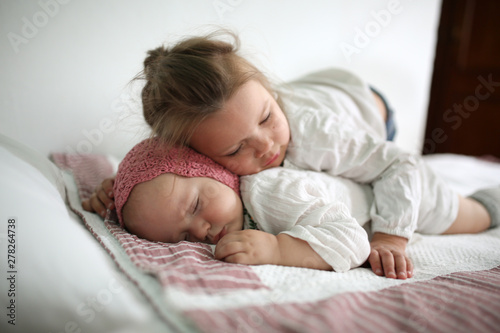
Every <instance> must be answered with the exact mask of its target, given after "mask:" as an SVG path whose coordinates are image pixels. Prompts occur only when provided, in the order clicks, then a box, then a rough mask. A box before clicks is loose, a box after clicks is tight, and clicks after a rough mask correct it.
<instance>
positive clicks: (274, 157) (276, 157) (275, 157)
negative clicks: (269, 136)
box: [264, 151, 280, 166]
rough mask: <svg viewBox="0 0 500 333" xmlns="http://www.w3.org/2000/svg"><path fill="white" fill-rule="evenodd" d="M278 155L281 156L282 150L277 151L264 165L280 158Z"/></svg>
mask: <svg viewBox="0 0 500 333" xmlns="http://www.w3.org/2000/svg"><path fill="white" fill-rule="evenodd" d="M278 157H280V151H278V152H277V153H276V155H274V156H273V157H271V159H270V160H269V161H267V163H266V164H265V165H264V166H268V165H270V164H271V163H273V162H274V161H276V160H277V159H278Z"/></svg>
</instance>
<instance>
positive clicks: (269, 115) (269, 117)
mask: <svg viewBox="0 0 500 333" xmlns="http://www.w3.org/2000/svg"><path fill="white" fill-rule="evenodd" d="M269 119H271V111H269V113H268V114H267V116H266V118H265V119H264V120H262V121H261V122H260V125H262V124H265V123H266V122H267V121H268V120H269Z"/></svg>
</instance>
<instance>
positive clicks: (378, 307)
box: [53, 154, 500, 332]
mask: <svg viewBox="0 0 500 333" xmlns="http://www.w3.org/2000/svg"><path fill="white" fill-rule="evenodd" d="M53 160H54V161H55V162H56V164H57V165H58V166H59V167H61V168H62V169H66V170H70V171H71V172H72V177H67V181H66V186H67V189H68V196H69V203H70V205H71V207H72V209H73V210H74V211H75V213H77V214H78V215H79V216H80V217H81V218H82V221H83V222H84V224H85V225H86V227H87V228H88V229H89V231H90V232H92V234H93V235H94V236H95V237H96V239H98V240H99V242H100V243H101V244H102V245H103V247H104V248H105V249H106V250H107V251H108V253H109V254H110V255H111V257H112V258H113V259H114V261H115V262H116V264H117V265H118V267H120V269H121V270H122V271H123V273H124V274H125V275H126V276H127V277H128V278H129V279H131V280H132V281H133V282H134V284H135V285H136V286H137V288H138V289H139V290H140V291H141V292H142V293H143V294H144V295H145V296H146V298H147V299H148V300H149V301H150V303H151V305H152V306H153V308H154V309H155V310H156V311H157V312H158V314H159V315H160V316H161V317H162V318H163V320H164V321H165V324H166V325H167V326H168V327H169V328H170V329H172V330H175V331H186V330H192V331H200V332H381V331H384V332H400V331H405V332H422V331H426V332H427V331H439V332H471V331H474V332H498V327H500V228H497V229H494V230H489V231H487V232H485V233H482V234H480V235H457V236H422V235H415V237H414V238H413V239H412V240H411V242H410V244H409V246H408V253H409V255H410V257H411V258H412V260H413V261H414V264H415V277H414V278H412V279H408V280H404V281H403V280H391V279H386V278H383V277H378V276H376V275H374V274H373V273H372V272H371V271H370V269H367V268H357V269H353V270H351V271H349V272H346V273H335V272H324V271H316V270H310V269H303V268H294V267H281V266H273V265H263V266H244V265H236V264H229V263H224V262H220V261H217V260H215V259H214V257H213V247H212V246H210V245H206V244H199V243H188V242H180V243H177V244H165V243H157V242H149V241H146V240H143V239H140V238H138V237H136V236H134V235H131V234H129V233H127V232H126V231H125V230H123V229H122V228H121V227H120V226H119V225H118V224H117V223H116V222H115V221H116V217H115V215H114V214H113V212H109V213H108V217H107V218H106V220H105V221H104V222H103V221H102V219H100V218H99V217H98V216H97V215H95V214H91V213H88V212H85V211H83V209H82V208H81V199H84V198H86V197H88V195H90V193H91V192H92V190H93V188H94V187H95V186H96V185H97V184H99V183H100V182H101V180H102V179H104V178H105V177H108V176H110V175H111V174H112V173H113V170H112V168H110V166H109V165H108V163H107V160H106V158H105V157H104V156H98V155H64V154H54V155H53ZM455 162H456V161H451V162H450V163H452V164H453V165H455ZM469 162H470V163H472V164H473V167H474V168H475V169H474V170H476V171H475V172H477V171H478V169H477V168H478V165H479V166H482V165H484V166H485V168H486V169H488V171H487V172H490V171H489V169H492V171H491V172H493V176H495V177H496V178H495V179H499V182H500V166H498V165H493V164H491V162H485V161H474V162H471V161H468V162H467V163H469ZM488 163H490V164H488ZM495 172H496V173H495ZM491 176H492V174H490V175H488V177H491ZM489 179H492V178H489ZM179 318H182V320H181V319H179ZM186 319H187V320H188V322H190V324H189V325H188V326H187V327H186V326H183V325H184V324H182V323H183V322H185V320H186Z"/></svg>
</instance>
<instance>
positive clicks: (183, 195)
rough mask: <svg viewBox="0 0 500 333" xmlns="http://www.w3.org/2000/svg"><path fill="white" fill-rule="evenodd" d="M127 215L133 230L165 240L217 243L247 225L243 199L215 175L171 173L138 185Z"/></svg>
mask: <svg viewBox="0 0 500 333" xmlns="http://www.w3.org/2000/svg"><path fill="white" fill-rule="evenodd" d="M123 216H124V219H125V224H126V226H127V229H128V230H129V231H130V232H131V233H133V234H136V235H137V236H139V237H141V238H145V239H148V240H151V241H160V242H165V243H177V242H180V241H184V240H185V241H190V242H203V243H209V244H217V242H218V241H219V239H221V238H222V237H223V236H224V235H225V234H227V233H229V232H231V231H237V230H241V229H242V228H243V206H242V203H241V199H240V197H239V196H238V195H237V194H236V193H235V192H234V191H233V190H232V189H231V188H230V187H228V186H226V185H224V184H222V183H220V182H218V181H216V180H214V179H212V178H206V177H195V178H186V177H181V176H177V175H174V174H171V173H166V174H163V175H160V176H158V177H156V178H154V179H152V180H150V181H148V182H144V183H141V184H138V185H136V186H135V187H134V188H133V190H132V193H131V194H130V196H129V199H128V201H127V203H126V204H125V206H124V209H123Z"/></svg>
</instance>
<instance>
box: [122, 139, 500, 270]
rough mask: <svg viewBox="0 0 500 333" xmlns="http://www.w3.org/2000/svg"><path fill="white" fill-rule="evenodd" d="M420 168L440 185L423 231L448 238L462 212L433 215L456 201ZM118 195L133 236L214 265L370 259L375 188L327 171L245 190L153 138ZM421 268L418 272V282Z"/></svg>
mask: <svg viewBox="0 0 500 333" xmlns="http://www.w3.org/2000/svg"><path fill="white" fill-rule="evenodd" d="M420 169H421V172H420V176H421V177H424V178H426V179H428V180H429V181H428V182H427V181H426V182H423V183H427V184H434V185H433V187H432V188H424V189H422V191H423V196H422V197H423V200H422V201H421V203H420V207H418V211H419V220H418V223H417V226H416V230H415V231H417V232H420V233H426V234H441V233H446V232H449V230H452V229H451V227H452V226H453V224H454V222H455V221H456V220H458V217H457V216H456V215H455V216H454V215H453V214H452V213H450V212H452V211H454V210H453V209H450V210H448V211H442V210H436V209H434V208H433V207H435V202H436V200H437V198H439V199H440V200H442V198H446V197H450V205H454V204H455V205H456V204H457V202H456V201H457V200H456V199H453V196H454V195H455V194H454V193H453V192H452V191H451V190H450V189H449V188H448V187H447V186H445V184H443V183H442V182H441V181H440V180H439V179H438V178H437V177H436V176H435V175H434V173H433V172H432V171H431V170H430V169H429V168H428V167H426V166H425V165H423V166H422V167H421V168H420ZM240 190H241V197H240ZM114 197H115V206H116V211H117V215H118V219H119V223H120V224H121V226H122V227H124V228H126V229H127V230H128V231H129V232H131V233H133V234H136V235H137V236H139V237H141V238H144V239H148V240H151V241H160V242H169V243H176V242H179V241H191V242H205V243H209V244H215V245H216V246H215V258H217V259H219V260H224V261H226V262H232V263H240V264H249V265H259V264H276V265H285V266H296V267H306V268H315V269H324V270H334V271H336V272H344V271H347V270H349V269H351V268H354V267H358V266H360V265H362V264H363V263H364V262H365V261H366V260H367V258H368V256H369V255H370V240H369V236H368V234H367V232H366V230H365V228H364V227H367V226H368V223H369V222H370V216H371V215H370V210H371V209H373V200H374V197H373V193H372V190H371V187H370V186H369V185H362V184H357V183H354V182H352V181H350V180H348V179H343V178H340V177H333V176H330V175H327V174H324V173H318V172H313V171H304V170H294V169H291V168H281V167H277V168H271V169H268V170H265V171H262V172H260V173H257V174H254V175H251V176H244V177H241V184H239V179H238V177H237V176H236V175H234V174H232V173H231V172H230V171H228V170H227V169H225V168H224V167H222V166H221V165H219V164H217V163H216V162H214V161H212V160H211V159H209V158H208V157H206V156H204V155H200V154H198V153H197V152H195V151H194V150H192V149H190V148H177V149H170V150H168V151H166V150H165V149H163V148H162V146H161V144H160V143H159V141H158V140H157V139H154V138H153V139H147V140H144V141H142V142H141V143H139V144H138V145H136V146H135V147H134V148H133V149H132V150H131V151H130V152H129V153H128V154H127V155H126V157H125V158H124V160H123V161H122V162H121V164H120V167H119V169H118V173H117V175H116V179H115V184H114ZM493 220H494V219H493ZM494 222H495V224H496V223H498V221H495V220H494ZM492 225H493V223H492ZM367 229H368V228H367ZM459 232H460V231H459ZM412 270H413V268H412V266H411V265H409V267H408V276H409V277H411V276H412Z"/></svg>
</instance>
